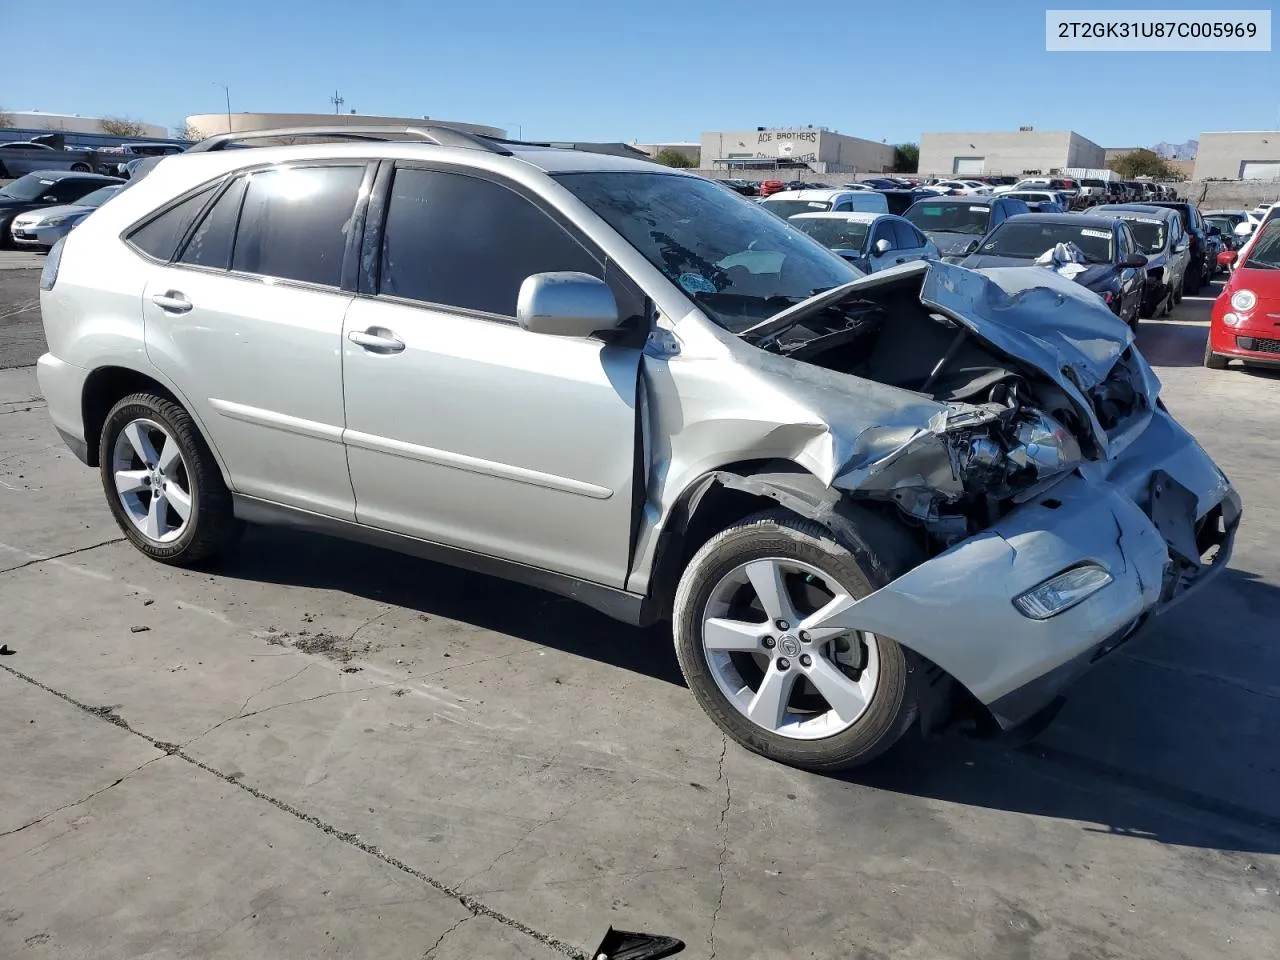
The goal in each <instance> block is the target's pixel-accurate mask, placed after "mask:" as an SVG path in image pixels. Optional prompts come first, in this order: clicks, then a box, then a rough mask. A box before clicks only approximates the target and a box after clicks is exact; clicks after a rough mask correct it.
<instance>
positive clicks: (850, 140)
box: [701, 127, 893, 175]
mask: <svg viewBox="0 0 1280 960" xmlns="http://www.w3.org/2000/svg"><path fill="white" fill-rule="evenodd" d="M701 165H702V166H703V167H704V168H706V169H720V170H772V169H778V168H786V167H798V168H807V169H809V170H811V171H813V172H814V173H847V174H851V175H858V174H870V173H888V172H890V171H892V170H893V146H892V145H890V144H887V143H877V142H876V141H874V140H863V139H862V138H861V137H850V136H846V135H845V134H843V133H836V132H835V131H833V130H828V129H827V128H826V127H782V128H778V127H768V128H766V127H756V129H754V130H745V131H741V132H712V133H704V134H703V135H702V160H701Z"/></svg>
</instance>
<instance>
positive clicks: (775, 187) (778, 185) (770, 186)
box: [760, 180, 787, 197]
mask: <svg viewBox="0 0 1280 960" xmlns="http://www.w3.org/2000/svg"><path fill="white" fill-rule="evenodd" d="M785 189H787V185H786V184H785V183H783V182H782V181H781V180H765V181H764V182H763V183H761V184H760V196H762V197H767V196H770V195H771V194H775V193H781V192H782V191H783V190H785Z"/></svg>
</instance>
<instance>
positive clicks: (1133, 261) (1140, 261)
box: [1120, 253, 1147, 269]
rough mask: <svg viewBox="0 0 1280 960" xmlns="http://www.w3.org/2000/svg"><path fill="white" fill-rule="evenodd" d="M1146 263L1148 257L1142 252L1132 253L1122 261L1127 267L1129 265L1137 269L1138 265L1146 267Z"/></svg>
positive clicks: (1123, 265)
mask: <svg viewBox="0 0 1280 960" xmlns="http://www.w3.org/2000/svg"><path fill="white" fill-rule="evenodd" d="M1146 265H1147V258H1146V257H1144V256H1143V255H1142V254H1140V253H1133V254H1130V255H1129V257H1128V259H1126V260H1123V261H1121V263H1120V266H1122V267H1124V268H1126V269H1127V268H1129V267H1132V268H1134V269H1137V268H1138V267H1145V266H1146Z"/></svg>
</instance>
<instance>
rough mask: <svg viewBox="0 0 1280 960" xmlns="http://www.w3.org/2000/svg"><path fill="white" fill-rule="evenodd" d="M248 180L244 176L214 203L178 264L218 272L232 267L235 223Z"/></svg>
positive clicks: (179, 258)
mask: <svg viewBox="0 0 1280 960" xmlns="http://www.w3.org/2000/svg"><path fill="white" fill-rule="evenodd" d="M245 180H246V178H244V177H240V178H238V179H237V180H236V182H235V183H233V184H231V186H230V187H228V188H227V189H226V191H225V192H224V193H223V194H222V196H220V197H219V198H218V199H217V200H216V201H215V202H214V204H213V206H212V207H211V208H210V210H209V212H208V213H207V214H205V217H204V219H203V220H202V221H200V226H198V227H196V231H195V233H193V234H192V235H191V239H190V240H188V241H187V246H186V249H185V250H183V251H182V255H181V256H180V257H178V262H179V263H185V264H190V265H191V266H195V267H210V268H212V269H215V270H226V269H229V268H230V266H231V246H232V244H233V243H234V241H235V236H236V221H237V219H238V218H239V216H240V201H241V200H242V199H243V198H244V188H245Z"/></svg>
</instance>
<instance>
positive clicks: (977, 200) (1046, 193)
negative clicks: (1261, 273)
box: [758, 181, 1226, 328]
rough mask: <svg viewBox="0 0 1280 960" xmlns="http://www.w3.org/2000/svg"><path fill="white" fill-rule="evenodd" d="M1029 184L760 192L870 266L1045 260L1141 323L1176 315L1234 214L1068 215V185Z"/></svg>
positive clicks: (1115, 207) (1201, 281)
mask: <svg viewBox="0 0 1280 960" xmlns="http://www.w3.org/2000/svg"><path fill="white" fill-rule="evenodd" d="M957 182H959V181H957ZM1025 183H1026V182H1025V181H1022V182H1019V183H1018V184H1014V185H1012V188H1011V189H1007V190H1005V189H1003V187H1002V189H1001V190H1000V192H993V193H985V194H983V193H973V194H968V195H959V196H957V195H955V191H954V190H952V189H948V191H947V193H946V194H942V193H933V194H930V193H927V192H923V191H921V192H920V196H919V197H918V199H916V200H915V202H914V203H912V204H911V206H910V207H909V208H908V209H906V210H905V211H902V215H901V216H897V215H895V214H896V213H897V211H893V210H891V209H890V208H889V202H888V199H887V197H888V196H891V195H893V194H894V193H904V192H907V191H888V190H878V189H854V187H855V185H854V184H848V185H846V188H844V189H840V190H783V191H781V192H777V193H773V194H772V195H771V196H769V197H766V198H764V199H762V200H760V201H758V202H759V203H760V204H761V205H762V206H763V207H764V208H765V209H766V210H769V211H771V212H773V213H775V214H777V215H778V216H780V217H782V218H783V219H787V220H790V221H791V222H793V223H794V224H795V225H796V227H797V228H798V229H800V230H801V231H803V232H805V233H807V234H809V235H810V236H812V237H814V238H815V239H817V240H819V241H820V242H821V243H823V244H824V245H825V246H827V247H828V248H830V249H832V250H834V251H835V252H836V253H838V254H839V255H840V256H842V257H844V258H845V259H846V260H849V261H850V262H852V263H854V264H856V265H857V266H858V267H859V268H860V269H862V270H864V271H867V272H871V273H874V272H877V271H880V270H884V269H887V268H890V267H894V266H898V265H900V264H902V263H906V262H909V261H912V260H921V259H924V260H928V259H939V260H944V261H946V262H948V263H956V264H960V265H961V266H965V267H969V268H972V269H987V268H993V267H1015V266H1032V265H1037V264H1041V263H1043V264H1044V265H1046V266H1050V267H1052V268H1054V269H1056V270H1058V271H1059V272H1061V273H1063V274H1064V275H1069V276H1070V277H1071V278H1072V279H1073V280H1075V281H1076V282H1077V283H1079V284H1080V285H1082V286H1084V287H1086V288H1087V289H1089V290H1092V291H1093V292H1094V293H1096V294H1098V296H1099V297H1100V298H1101V299H1102V301H1103V303H1105V304H1106V305H1107V307H1108V308H1109V309H1111V311H1112V312H1113V313H1114V314H1115V315H1116V316H1117V317H1119V318H1120V319H1121V320H1123V321H1124V322H1125V323H1127V324H1129V325H1130V326H1133V327H1135V328H1136V326H1137V323H1138V321H1139V319H1140V318H1155V317H1161V316H1168V315H1169V313H1170V312H1172V310H1173V307H1174V305H1175V304H1177V303H1178V302H1180V301H1181V299H1182V297H1183V295H1184V294H1185V293H1198V292H1199V291H1200V290H1201V289H1202V288H1203V287H1204V286H1205V285H1206V284H1207V283H1208V282H1209V281H1210V279H1211V278H1212V277H1213V276H1214V274H1215V273H1216V272H1217V271H1218V270H1219V269H1222V266H1221V264H1220V253H1221V252H1222V251H1223V250H1224V245H1225V242H1226V241H1225V240H1224V236H1223V234H1224V229H1223V228H1224V226H1226V224H1225V223H1219V224H1214V223H1210V222H1207V221H1206V219H1205V218H1204V217H1203V216H1202V215H1201V214H1200V212H1199V210H1198V209H1197V208H1196V206H1195V205H1194V204H1193V203H1190V202H1188V201H1182V200H1149V201H1143V202H1135V203H1123V204H1098V205H1092V206H1090V207H1088V208H1087V210H1086V211H1085V212H1076V213H1069V212H1068V211H1067V207H1066V205H1064V202H1063V201H1064V199H1065V198H1063V196H1062V195H1061V194H1060V193H1058V192H1056V191H1055V189H1054V188H1055V187H1060V186H1063V184H1060V183H1054V182H1052V181H1045V184H1044V186H1045V188H1044V189H1043V190H1038V191H1037V190H1031V189H1028V188H1026V186H1025ZM965 186H966V187H967V186H969V185H968V184H967V183H966V184H965ZM1066 186H1067V187H1068V188H1069V187H1070V184H1069V183H1068V184H1067V185H1066ZM1060 245H1062V246H1061V247H1060ZM1055 251H1057V252H1056V253H1055ZM1055 257H1057V258H1059V260H1060V259H1061V258H1064V257H1065V258H1067V261H1071V262H1067V261H1064V262H1059V260H1055Z"/></svg>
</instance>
